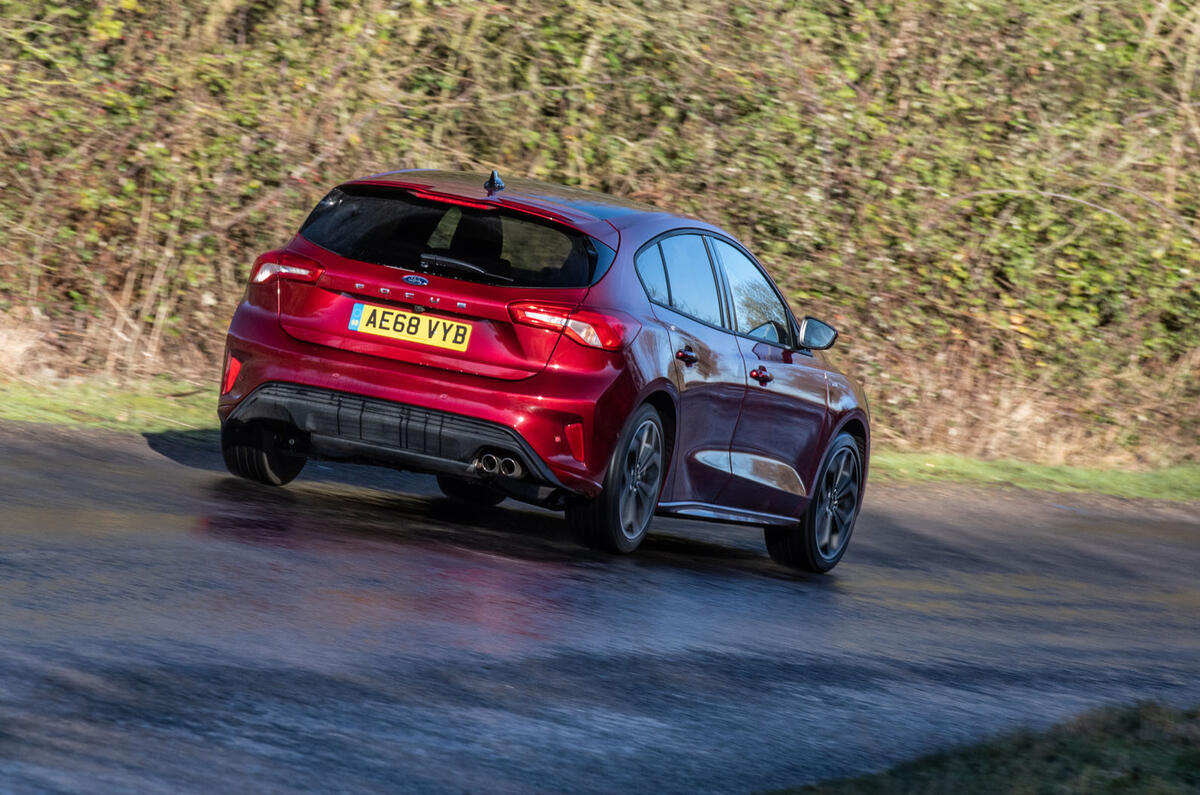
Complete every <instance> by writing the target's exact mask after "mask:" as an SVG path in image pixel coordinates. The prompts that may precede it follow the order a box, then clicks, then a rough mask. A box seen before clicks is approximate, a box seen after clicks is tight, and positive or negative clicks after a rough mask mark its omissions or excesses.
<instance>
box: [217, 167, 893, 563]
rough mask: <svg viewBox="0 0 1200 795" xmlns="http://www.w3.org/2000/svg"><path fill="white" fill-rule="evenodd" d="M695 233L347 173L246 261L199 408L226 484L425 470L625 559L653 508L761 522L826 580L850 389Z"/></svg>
mask: <svg viewBox="0 0 1200 795" xmlns="http://www.w3.org/2000/svg"><path fill="white" fill-rule="evenodd" d="M836 337H837V332H836V331H834V329H833V328H831V327H830V326H828V325H827V324H825V323H823V322H821V321H819V320H817V319H815V318H811V317H806V318H804V319H803V320H801V321H797V320H796V319H795V318H794V317H793V315H792V312H791V310H790V309H789V308H788V305H787V302H786V301H785V300H784V299H783V297H782V295H781V294H780V292H779V290H778V289H777V288H776V287H775V285H774V283H773V282H772V281H771V279H770V277H768V275H767V274H766V272H765V271H764V270H763V269H762V267H761V266H760V265H759V264H758V262H757V261H756V260H755V259H754V257H753V256H752V255H751V254H750V253H749V252H748V251H747V250H746V249H745V248H744V247H743V246H742V245H741V244H739V243H738V242H737V241H736V240H735V239H734V238H733V237H732V236H730V235H729V234H727V233H725V232H723V231H722V230H720V229H718V228H716V227H713V226H710V225H708V224H705V223H702V222H699V221H695V220H692V219H688V218H683V217H679V216H676V215H672V214H669V213H665V212H661V211H659V210H656V209H654V208H651V207H646V206H641V205H638V204H635V203H631V202H627V201H622V200H618V199H615V198H613V197H609V196H606V195H603V194H598V193H591V192H587V191H581V190H576V189H571V188H566V187H561V186H554V185H547V184H543V183H537V182H527V181H518V180H511V181H510V184H509V185H508V186H505V185H504V184H503V182H501V180H500V178H499V177H498V175H497V174H496V173H495V172H493V173H492V176H491V177H490V178H485V177H484V176H482V175H474V174H465V173H456V172H439V171H399V172H394V173H388V174H380V175H376V176H373V177H368V178H366V179H360V180H354V181H351V182H347V183H345V184H343V185H341V186H339V187H338V188H336V189H334V190H333V191H332V192H331V193H330V194H329V195H328V196H326V197H325V198H324V199H322V200H321V202H320V204H318V205H317V207H316V209H314V210H313V211H312V214H311V215H309V217H308V219H307V220H306V221H305V222H304V225H303V226H302V227H301V228H300V232H299V233H298V234H297V235H296V236H295V237H294V238H293V239H292V241H291V242H290V243H289V244H288V245H287V246H286V247H284V248H282V249H279V250H276V251H270V252H267V253H266V254H263V255H262V256H260V257H259V258H258V259H257V260H256V261H255V263H254V267H253V270H252V271H251V274H250V283H249V286H248V287H247V289H246V294H245V297H244V299H243V300H242V302H241V304H240V305H239V306H238V308H237V311H236V312H235V314H234V316H233V322H232V323H231V324H230V327H229V337H228V341H227V347H226V353H225V370H224V377H223V379H222V384H221V398H220V405H219V414H220V418H221V443H222V447H223V450H224V455H225V461H226V463H227V465H228V467H229V470H230V471H231V472H233V473H234V474H236V475H240V476H242V477H245V478H249V479H251V480H255V481H258V482H261V483H266V484H272V485H276V486H278V485H282V484H284V483H287V482H288V481H290V480H292V479H293V478H295V477H296V476H297V475H298V474H299V473H300V470H301V469H302V468H303V466H304V464H305V461H306V460H307V459H308V458H309V457H317V458H325V459H335V460H344V461H357V462H360V463H373V464H380V465H384V466H390V467H395V468H399V469H405V470H412V471H419V472H429V473H434V474H436V475H437V481H438V484H439V485H440V487H441V489H442V490H443V491H444V492H445V493H446V495H447V496H449V497H451V498H454V499H459V500H464V501H468V502H474V503H479V504H485V505H494V504H496V503H498V502H500V501H501V500H503V499H505V498H506V497H512V498H515V499H518V500H522V501H525V502H530V503H535V504H538V505H544V506H548V507H551V508H556V509H565V511H566V515H567V519H568V521H569V522H570V523H571V524H572V525H573V526H574V527H575V529H576V531H577V532H578V534H579V536H580V539H581V540H582V541H583V542H584V543H587V544H589V545H592V546H597V547H601V548H605V549H609V550H612V551H617V552H630V551H632V550H633V549H635V548H636V547H637V546H638V544H639V543H641V541H642V539H643V537H644V536H645V534H646V529H647V527H648V526H649V524H650V520H651V517H652V516H653V515H654V514H655V513H659V514H674V515H679V516H687V517H694V518H700V519H713V520H717V521H723V522H740V523H749V524H755V525H761V526H763V527H764V529H765V536H766V544H767V549H768V551H769V552H770V554H771V557H772V558H774V559H775V560H777V561H780V562H782V563H785V564H787V565H790V566H794V567H797V568H802V569H807V570H810V571H828V570H829V569H831V568H833V566H834V565H836V564H837V562H838V560H839V559H840V558H841V557H842V555H843V553H844V552H845V550H846V543H847V541H848V540H849V538H850V534H851V531H852V530H853V528H854V521H855V517H856V516H857V514H858V509H859V506H860V505H861V503H862V497H863V489H864V485H865V482H866V476H867V462H868V451H869V450H870V430H869V428H870V426H869V422H868V416H867V406H866V401H865V400H864V399H863V397H862V394H861V392H860V391H859V389H858V388H857V386H856V385H855V384H854V383H853V382H852V381H851V380H850V379H849V378H847V377H846V376H845V375H843V374H842V373H840V372H838V371H837V370H835V369H833V368H832V367H830V366H829V365H828V364H827V363H826V361H825V359H824V358H823V355H822V354H821V353H820V351H821V350H823V349H826V348H828V347H829V346H831V345H832V344H833V342H834V340H835V339H836Z"/></svg>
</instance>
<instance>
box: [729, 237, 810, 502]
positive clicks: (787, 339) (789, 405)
mask: <svg viewBox="0 0 1200 795" xmlns="http://www.w3.org/2000/svg"><path fill="white" fill-rule="evenodd" d="M708 241H709V244H710V246H711V248H712V251H713V253H714V254H715V255H716V258H717V263H718V265H719V266H720V267H721V269H722V271H723V273H724V275H725V282H726V285H727V287H728V290H729V297H730V303H731V304H732V315H733V318H732V323H731V324H730V325H731V327H732V328H733V330H734V331H735V332H736V334H737V339H738V345H739V347H740V349H741V354H742V358H743V360H744V362H745V367H746V370H747V375H748V379H747V382H746V383H747V387H746V397H745V399H744V400H743V401H742V409H741V412H740V415H739V418H738V422H737V426H736V428H735V429H734V432H733V438H732V440H731V442H730V471H731V473H732V478H731V479H730V481H729V483H728V484H727V485H726V487H725V489H724V490H723V491H722V493H721V494H720V496H719V497H718V500H719V502H720V504H721V505H725V506H728V507H731V508H740V509H742V510H749V511H756V512H760V513H769V514H776V515H781V516H795V515H796V514H798V513H799V512H800V511H801V510H802V509H803V508H804V506H805V504H806V503H807V499H806V497H807V496H808V489H809V488H810V487H811V485H812V478H813V475H814V473H815V471H816V466H817V457H818V456H819V455H820V449H819V445H820V441H821V435H822V432H823V430H824V424H825V422H826V415H827V408H828V406H827V388H826V381H825V371H824V370H823V369H822V368H821V367H820V366H819V365H818V363H817V361H816V359H815V358H813V356H812V354H811V353H809V352H806V351H799V350H796V349H795V347H794V346H795V339H794V334H795V321H794V320H793V318H792V313H791V310H789V309H788V308H787V304H786V303H785V302H784V300H783V298H782V297H781V296H780V294H779V291H778V290H777V289H776V288H775V286H774V283H773V282H772V281H771V280H770V278H769V277H768V276H767V274H766V272H765V271H763V270H762V268H761V267H759V265H758V263H756V262H755V261H754V260H753V258H751V257H750V255H749V254H747V253H746V252H745V251H744V250H742V249H741V248H740V247H739V246H736V245H734V244H733V243H731V242H729V241H726V240H722V239H720V238H716V237H710V238H708Z"/></svg>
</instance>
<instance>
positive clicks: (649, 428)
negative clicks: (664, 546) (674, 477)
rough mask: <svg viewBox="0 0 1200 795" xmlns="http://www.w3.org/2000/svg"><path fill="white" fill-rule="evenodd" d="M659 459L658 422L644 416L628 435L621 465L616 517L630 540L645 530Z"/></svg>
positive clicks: (655, 499) (655, 493) (656, 486)
mask: <svg viewBox="0 0 1200 795" xmlns="http://www.w3.org/2000/svg"><path fill="white" fill-rule="evenodd" d="M662 462H663V442H662V433H661V432H660V431H659V429H658V424H657V423H655V422H654V421H653V420H645V421H644V422H642V424H641V425H639V426H638V427H637V430H635V431H634V432H633V436H632V437H630V440H629V447H628V449H627V450H626V451H625V460H624V466H623V467H622V468H621V484H620V498H619V500H618V506H619V513H618V517H619V520H620V524H621V533H622V534H624V536H625V537H626V538H628V539H629V540H631V541H632V540H635V539H637V538H639V537H640V536H641V535H642V533H644V532H645V530H646V526H647V525H648V524H650V517H652V516H653V515H654V510H655V508H656V507H657V502H658V492H659V488H660V486H661V484H662V476H663V466H662Z"/></svg>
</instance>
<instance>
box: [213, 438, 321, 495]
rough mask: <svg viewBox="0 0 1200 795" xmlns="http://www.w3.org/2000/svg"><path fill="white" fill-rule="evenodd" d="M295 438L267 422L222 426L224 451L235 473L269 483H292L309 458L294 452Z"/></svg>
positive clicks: (228, 464)
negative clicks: (264, 423) (263, 423)
mask: <svg viewBox="0 0 1200 795" xmlns="http://www.w3.org/2000/svg"><path fill="white" fill-rule="evenodd" d="M294 441H295V440H294V437H288V436H287V434H284V433H282V432H280V431H278V430H276V429H273V428H271V427H269V426H267V425H262V424H258V423H252V424H250V425H246V426H234V425H232V424H231V423H225V424H224V425H222V426H221V453H222V454H223V455H224V456H225V466H226V468H227V469H228V470H229V471H230V473H231V474H234V475H237V476H238V477H240V478H245V479H246V480H252V481H254V482H255V483H262V484H263V485H266V486H283V485H284V484H287V483H291V482H292V481H293V480H295V479H296V476H297V475H299V474H300V470H302V469H304V465H305V463H307V462H308V457H307V456H305V455H302V454H300V453H295V452H292V451H291V450H290V449H289V447H290V446H291V445H290V444H289V442H291V444H294Z"/></svg>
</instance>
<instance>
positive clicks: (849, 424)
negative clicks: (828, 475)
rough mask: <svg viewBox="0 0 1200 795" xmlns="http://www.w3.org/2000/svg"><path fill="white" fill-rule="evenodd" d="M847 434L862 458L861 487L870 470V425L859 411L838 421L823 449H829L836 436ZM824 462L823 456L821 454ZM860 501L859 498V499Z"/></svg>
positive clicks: (850, 413) (848, 414) (847, 414)
mask: <svg viewBox="0 0 1200 795" xmlns="http://www.w3.org/2000/svg"><path fill="white" fill-rule="evenodd" d="M841 433H848V434H850V436H851V437H853V438H854V441H855V442H856V443H857V444H858V454H859V456H860V457H861V458H862V466H863V473H862V476H863V486H866V483H867V471H868V470H869V469H870V468H871V424H870V421H869V420H868V419H867V417H866V415H865V414H864V413H863V412H861V411H850V412H847V413H846V414H845V415H844V416H842V417H841V418H839V419H838V421H837V423H836V424H835V425H834V427H833V431H832V432H831V433H830V434H829V440H828V441H827V442H826V443H825V449H826V450H828V449H829V445H830V444H832V443H833V440H834V439H836V438H837V437H838V434H841ZM822 460H824V454H822ZM860 500H861V497H860Z"/></svg>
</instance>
